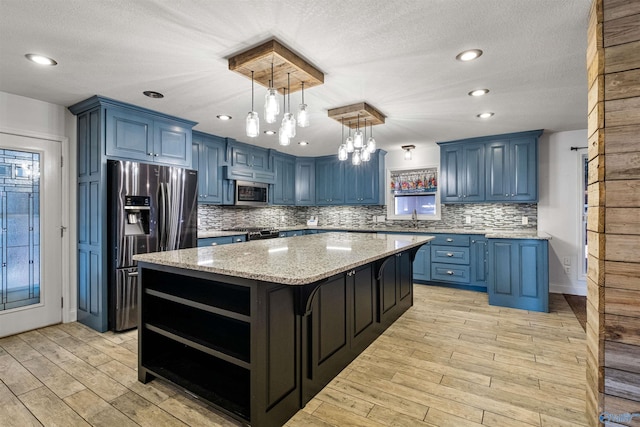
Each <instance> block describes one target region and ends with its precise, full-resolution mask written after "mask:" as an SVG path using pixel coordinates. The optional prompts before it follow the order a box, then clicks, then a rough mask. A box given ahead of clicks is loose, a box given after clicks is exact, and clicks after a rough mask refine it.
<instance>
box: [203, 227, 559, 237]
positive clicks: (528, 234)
mask: <svg viewBox="0 0 640 427" xmlns="http://www.w3.org/2000/svg"><path fill="white" fill-rule="evenodd" d="M316 229H317V230H332V231H343V232H344V231H355V232H361V233H362V232H369V233H420V234H428V233H437V234H442V233H448V234H479V235H483V236H485V237H486V238H488V239H532V240H551V236H550V235H548V234H546V233H544V232H539V231H536V230H532V231H506V230H479V229H466V228H458V229H447V230H434V229H427V228H407V227H331V226H327V227H322V226H318V227H308V226H306V225H299V226H292V227H278V230H280V231H294V230H316ZM240 234H243V233H238V232H237V231H219V230H213V231H198V238H199V239H204V238H209V237H224V236H238V235H240Z"/></svg>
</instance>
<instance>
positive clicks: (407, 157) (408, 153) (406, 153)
mask: <svg viewBox="0 0 640 427" xmlns="http://www.w3.org/2000/svg"><path fill="white" fill-rule="evenodd" d="M404 159H405V160H411V150H405V151H404Z"/></svg>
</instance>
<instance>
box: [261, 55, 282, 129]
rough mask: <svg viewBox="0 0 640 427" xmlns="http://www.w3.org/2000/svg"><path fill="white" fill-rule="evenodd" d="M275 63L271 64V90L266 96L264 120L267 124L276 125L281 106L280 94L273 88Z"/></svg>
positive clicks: (268, 90)
mask: <svg viewBox="0 0 640 427" xmlns="http://www.w3.org/2000/svg"><path fill="white" fill-rule="evenodd" d="M274 84H275V81H274V80H273V62H272V63H271V80H269V89H267V93H266V94H265V96H264V120H265V121H266V122H267V123H275V122H276V118H277V117H278V114H280V106H279V105H278V92H277V91H276V88H275V87H273V85H274Z"/></svg>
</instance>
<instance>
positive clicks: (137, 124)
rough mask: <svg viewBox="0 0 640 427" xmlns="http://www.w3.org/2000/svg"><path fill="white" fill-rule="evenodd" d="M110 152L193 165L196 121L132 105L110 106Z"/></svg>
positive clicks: (107, 134)
mask: <svg viewBox="0 0 640 427" xmlns="http://www.w3.org/2000/svg"><path fill="white" fill-rule="evenodd" d="M105 112H106V120H105V123H106V124H105V142H106V154H107V156H109V157H118V158H123V159H127V160H139V161H141V162H146V163H162V164H165V165H171V166H181V167H187V168H190V167H191V166H192V165H191V160H192V159H191V127H192V126H193V124H191V123H185V122H184V121H181V120H174V119H172V118H169V117H165V116H156V115H154V114H152V113H147V112H143V111H140V110H138V109H133V108H129V107H120V106H115V105H106V108H105Z"/></svg>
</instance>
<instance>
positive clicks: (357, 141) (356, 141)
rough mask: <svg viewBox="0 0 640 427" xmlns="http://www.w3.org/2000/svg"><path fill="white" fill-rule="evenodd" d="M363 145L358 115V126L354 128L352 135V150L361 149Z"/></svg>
mask: <svg viewBox="0 0 640 427" xmlns="http://www.w3.org/2000/svg"><path fill="white" fill-rule="evenodd" d="M363 145H364V138H363V136H362V132H361V131H360V114H358V124H357V127H356V133H354V134H353V148H355V149H356V150H358V149H360V148H362V146H363Z"/></svg>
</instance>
